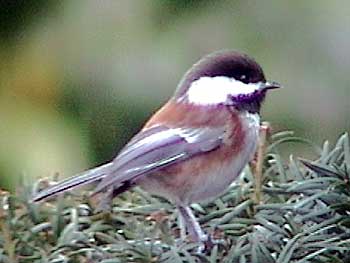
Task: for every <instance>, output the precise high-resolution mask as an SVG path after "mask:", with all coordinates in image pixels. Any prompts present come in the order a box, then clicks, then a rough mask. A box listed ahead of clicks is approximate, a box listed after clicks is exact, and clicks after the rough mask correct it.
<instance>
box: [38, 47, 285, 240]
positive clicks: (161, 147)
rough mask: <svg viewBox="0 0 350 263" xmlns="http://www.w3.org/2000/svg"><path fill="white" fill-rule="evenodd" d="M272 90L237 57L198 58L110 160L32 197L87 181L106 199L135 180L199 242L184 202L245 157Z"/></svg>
mask: <svg viewBox="0 0 350 263" xmlns="http://www.w3.org/2000/svg"><path fill="white" fill-rule="evenodd" d="M280 87H281V86H280V85H279V84H278V83H276V82H268V81H266V79H265V76H264V73H263V71H262V68H261V67H260V65H259V64H258V63H257V62H255V61H254V60H253V59H252V58H250V57H249V56H247V55H245V54H242V53H239V52H236V51H220V52H216V53H213V54H210V55H208V56H205V57H204V58H202V59H201V60H199V61H198V62H197V63H196V64H194V65H193V66H192V68H190V69H189V70H188V72H187V73H186V74H185V75H184V77H183V78H182V80H181V81H180V83H179V85H178V87H177V89H176V91H175V93H174V95H173V96H172V97H171V98H170V100H169V101H168V102H167V103H166V104H165V105H164V106H163V107H162V108H161V109H160V110H158V111H157V112H156V113H155V114H154V115H153V116H152V117H151V118H150V119H149V121H148V122H147V123H146V124H145V126H144V127H143V128H142V130H141V131H140V132H139V133H138V134H136V135H135V136H134V137H133V138H132V139H131V140H130V142H129V143H128V144H127V145H126V146H125V147H124V148H123V149H122V150H121V151H120V153H119V154H118V155H117V156H116V157H115V158H114V160H113V161H111V162H109V163H107V164H104V165H101V166H99V167H96V168H93V169H91V170H88V171H86V172H83V173H82V174H80V175H77V176H74V177H71V178H68V179H66V180H64V181H62V182H59V183H58V184H56V185H53V186H51V187H48V188H47V189H45V190H43V191H41V192H39V193H37V194H36V195H35V197H34V198H33V201H35V202H37V201H40V200H43V199H46V198H48V197H51V196H53V195H57V194H61V193H64V192H66V191H68V190H71V189H73V188H75V187H78V186H82V185H86V184H89V183H93V182H99V184H98V185H97V187H96V189H95V193H99V192H107V193H109V196H110V197H114V196H116V195H117V194H119V193H121V192H123V191H125V190H128V189H129V188H130V187H132V186H134V185H139V186H140V187H142V188H143V189H144V190H146V191H148V192H150V193H151V194H155V195H159V196H163V197H165V198H167V199H168V200H170V201H171V202H173V203H174V204H175V205H176V206H177V208H178V209H179V212H180V215H181V216H182V219H183V222H184V223H185V226H186V228H187V231H188V233H189V235H190V236H191V238H192V240H193V241H195V242H204V241H205V240H206V238H207V237H206V235H205V234H204V233H203V231H202V230H201V227H200V225H199V224H198V222H197V221H196V219H195V216H194V215H193V213H192V211H191V209H190V207H189V206H190V204H192V203H196V202H200V201H204V200H207V199H213V198H215V197H216V196H218V195H219V194H220V193H222V192H223V191H224V190H225V189H227V188H228V187H229V185H230V184H231V183H232V182H233V181H234V180H235V179H236V178H237V177H238V175H239V174H240V173H241V171H242V169H243V168H244V166H245V165H246V164H247V163H248V162H249V161H250V160H251V159H252V157H253V156H254V153H255V151H256V147H257V143H258V136H259V127H260V117H259V111H260V107H261V104H262V102H263V101H264V98H265V95H266V92H267V91H268V90H271V89H277V88H280Z"/></svg>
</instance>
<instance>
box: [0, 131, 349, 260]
mask: <svg viewBox="0 0 350 263" xmlns="http://www.w3.org/2000/svg"><path fill="white" fill-rule="evenodd" d="M295 141H298V142H300V141H301V142H304V143H309V142H307V141H306V140H302V139H300V138H297V137H293V134H292V133H291V132H282V133H278V134H275V135H273V136H271V138H270V144H269V145H268V146H267V151H266V152H267V153H266V154H265V157H264V163H263V177H262V178H261V180H260V181H261V185H255V180H254V177H253V174H254V173H253V172H252V171H251V169H250V168H249V167H247V168H246V170H245V171H244V173H243V174H242V176H241V177H240V179H239V180H237V181H236V182H235V183H234V184H232V185H231V187H230V188H229V190H228V191H226V192H225V193H224V194H223V195H222V196H221V197H220V198H218V199H216V200H215V201H213V202H207V203H201V204H194V205H192V208H193V210H194V211H195V213H196V216H197V218H198V219H199V221H200V224H201V226H203V228H204V229H205V230H206V231H207V233H210V234H211V235H212V236H213V237H214V238H215V239H216V240H218V242H217V243H216V244H215V245H213V247H212V248H211V249H209V250H208V252H206V253H198V252H196V251H197V250H196V248H197V244H193V243H191V242H190V241H189V240H185V241H180V240H179V234H180V229H181V227H179V224H180V222H179V220H178V219H177V214H176V210H174V207H173V206H172V205H171V204H170V203H168V202H167V201H166V200H163V199H159V198H155V197H152V196H150V195H149V194H147V193H146V192H144V191H142V190H141V189H139V188H134V189H133V190H132V191H128V192H126V193H124V194H122V195H120V196H119V197H117V198H116V199H115V200H114V202H113V206H112V212H111V213H99V214H96V213H94V212H93V210H94V205H93V204H92V200H90V199H89V198H87V197H86V196H85V195H76V194H72V193H70V194H66V195H65V196H64V197H58V198H56V199H54V200H52V201H50V202H44V203H40V204H33V203H31V202H30V201H29V200H30V198H31V196H32V194H33V192H35V191H38V190H39V189H40V188H42V187H44V184H48V183H50V182H49V181H41V182H37V183H36V184H34V186H33V185H32V186H30V187H29V186H25V187H22V188H21V189H20V190H19V191H18V194H17V195H10V194H8V193H7V192H1V193H0V195H1V196H0V228H1V232H0V262H11V263H12V262H21V263H22V262H55V263H61V262H62V263H63V262H103V263H111V262H190V263H192V262H227V263H228V262H242V263H243V262H259V263H264V262H266V263H268V262H277V263H287V262H293V263H307V262H324V263H325V262H350V253H349V248H350V217H349V214H350V144H349V136H348V134H344V135H342V136H341V137H340V138H339V140H338V142H337V143H336V145H335V147H333V148H331V147H330V145H329V143H328V142H325V143H324V145H323V146H322V147H316V146H312V147H313V149H314V150H315V154H316V155H317V158H316V160H314V161H308V160H304V159H295V158H294V157H293V156H291V157H290V158H289V160H288V161H283V160H282V158H281V155H280V154H279V148H280V145H281V144H283V143H291V142H295ZM24 185H25V184H24ZM257 189H260V190H261V193H259V198H256V194H257V193H256V191H258V190H257ZM260 190H259V191H260Z"/></svg>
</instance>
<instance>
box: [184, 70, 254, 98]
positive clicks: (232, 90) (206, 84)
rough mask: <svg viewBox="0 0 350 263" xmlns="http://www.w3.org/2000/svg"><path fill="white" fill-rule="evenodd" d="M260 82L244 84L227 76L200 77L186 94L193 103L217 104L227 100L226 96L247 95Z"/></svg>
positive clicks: (252, 91)
mask: <svg viewBox="0 0 350 263" xmlns="http://www.w3.org/2000/svg"><path fill="white" fill-rule="evenodd" d="M260 86H261V83H260V82H259V83H249V84H245V83H243V82H242V81H239V80H235V79H234V78H229V77H223V76H218V77H201V78H199V79H198V80H196V81H194V82H193V83H192V84H191V86H190V87H189V89H188V91H187V93H186V95H187V99H188V101H189V102H191V103H194V104H203V105H208V104H209V105H210V104H219V103H224V102H226V101H227V98H228V96H238V95H248V94H252V93H254V91H256V90H258V89H259V88H260Z"/></svg>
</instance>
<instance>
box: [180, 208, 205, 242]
mask: <svg viewBox="0 0 350 263" xmlns="http://www.w3.org/2000/svg"><path fill="white" fill-rule="evenodd" d="M178 209H179V211H180V215H181V217H182V220H183V222H184V224H185V227H186V228H187V231H188V234H189V235H190V237H191V239H192V240H193V241H194V242H205V241H206V240H207V236H206V235H205V234H204V232H203V231H202V229H201V227H200V225H199V223H198V222H197V220H196V218H195V216H194V214H193V213H192V211H191V208H189V207H188V206H178Z"/></svg>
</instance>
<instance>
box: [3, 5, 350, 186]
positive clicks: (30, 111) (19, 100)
mask: <svg viewBox="0 0 350 263" xmlns="http://www.w3.org/2000/svg"><path fill="white" fill-rule="evenodd" d="M347 7H350V6H349V3H348V2H346V1H343V2H342V1H340V2H339V1H337V2H331V1H326V0H320V1H317V2H316V1H303V2H299V1H267V2H266V1H259V0H255V1H243V0H242V1H225V0H217V1H209V0H200V1H194V0H191V1H185V0H173V1H172V0H144V1H136V0H131V1H112V0H107V1H102V2H101V1H94V0H77V1H41V0H40V1H33V0H32V1H10V0H4V1H1V3H0V25H1V26H0V120H1V122H0V178H1V180H0V181H1V186H2V187H5V188H10V187H11V185H12V186H13V183H14V182H15V181H16V180H15V178H18V177H19V176H20V175H23V174H24V175H25V176H28V177H42V176H47V175H52V174H54V173H59V174H62V175H63V176H67V175H71V174H74V173H76V172H78V171H81V170H83V169H86V168H88V167H91V166H93V165H96V164H99V163H102V162H105V161H108V160H110V159H112V158H113V156H114V155H115V154H116V153H117V151H118V149H120V147H121V146H122V145H124V143H125V142H126V141H127V140H128V139H129V138H130V137H131V136H132V135H133V134H134V133H135V132H136V131H137V130H138V129H139V128H140V127H141V126H142V124H143V122H144V121H145V120H146V118H147V117H148V116H150V114H151V113H152V112H154V111H155V110H156V109H157V108H158V107H159V106H160V105H161V104H162V103H163V102H164V101H166V99H167V98H169V96H171V94H172V92H173V91H174V89H175V87H176V85H177V82H178V81H179V79H180V78H181V76H182V74H183V73H184V72H185V71H186V70H187V69H188V68H189V67H190V66H191V65H192V64H193V63H194V62H195V61H197V60H198V59H199V58H200V57H201V56H203V55H205V54H207V53H210V52H212V51H215V50H218V49H227V48H232V49H238V50H241V51H243V52H246V53H248V54H250V55H251V56H253V57H255V58H256V60H257V61H258V62H260V63H261V64H262V66H263V68H264V70H265V73H266V75H267V78H268V79H271V80H276V81H279V82H280V83H282V84H283V85H284V86H285V89H284V90H280V91H278V92H274V93H271V94H270V96H269V97H268V98H267V101H266V103H265V105H264V108H263V112H262V114H263V118H264V119H267V120H269V121H271V122H272V123H273V125H274V128H275V129H276V130H283V129H293V130H295V131H296V132H297V133H298V134H302V135H304V136H305V137H307V138H313V139H314V140H316V141H321V138H330V139H331V138H335V137H336V135H338V134H339V133H340V132H341V131H343V130H349V128H350V122H349V117H348V116H349V114H350V112H349V111H350V110H349V109H350V107H349V106H350V105H349V88H348V83H349V81H348V80H349V78H348V72H349V67H350V65H349V61H350V57H349V56H350V55H349V54H350V53H349V52H348V47H349V46H350V37H349V36H350V32H349V31H350V27H349V26H348V25H349V24H350V17H349V15H348V8H347ZM305 149H306V148H302V149H299V150H300V151H304V150H305ZM309 156H310V155H309Z"/></svg>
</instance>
